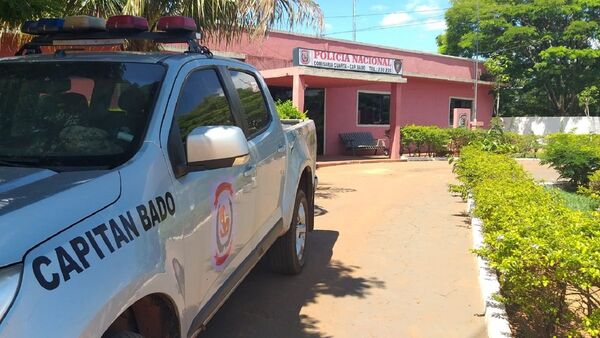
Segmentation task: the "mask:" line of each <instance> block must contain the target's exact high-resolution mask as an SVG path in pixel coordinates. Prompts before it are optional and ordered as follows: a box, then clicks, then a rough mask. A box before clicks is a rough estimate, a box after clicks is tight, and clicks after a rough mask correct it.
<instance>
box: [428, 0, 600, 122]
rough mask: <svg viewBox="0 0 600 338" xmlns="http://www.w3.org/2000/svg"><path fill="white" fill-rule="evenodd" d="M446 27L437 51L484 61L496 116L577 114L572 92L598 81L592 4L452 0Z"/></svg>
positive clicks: (599, 25) (596, 11)
mask: <svg viewBox="0 0 600 338" xmlns="http://www.w3.org/2000/svg"><path fill="white" fill-rule="evenodd" d="M478 3H479V11H477V4H478ZM446 23H447V26H448V29H447V30H446V32H445V33H444V34H443V35H442V36H441V37H440V38H439V39H438V40H437V41H438V45H439V46H440V48H439V50H440V52H442V53H445V54H450V55H457V56H466V57H473V56H479V57H482V58H483V59H484V60H486V65H487V66H488V67H487V70H488V71H489V72H490V73H491V74H492V75H493V76H494V77H495V79H496V81H498V82H499V83H500V84H501V85H499V86H497V90H498V91H499V92H500V94H501V95H500V96H501V97H502V98H503V100H502V101H503V103H504V104H503V105H502V107H503V108H502V112H501V113H502V115H504V116H511V115H523V114H525V115H554V116H569V115H578V114H581V113H582V110H583V107H581V106H580V105H578V104H577V100H578V97H577V94H578V93H579V92H581V91H582V90H583V89H584V88H586V87H589V86H591V85H593V84H596V83H597V81H598V76H600V54H599V50H598V49H597V47H594V44H597V43H598V42H597V41H598V38H599V36H600V2H599V1H596V0H535V1H520V0H456V1H453V2H452V7H451V8H450V9H449V10H448V11H447V12H446ZM477 44H478V45H479V51H478V52H477V50H476V48H475V47H476V45H477ZM592 108H593V109H592V110H591V114H592V115H597V114H600V107H592Z"/></svg>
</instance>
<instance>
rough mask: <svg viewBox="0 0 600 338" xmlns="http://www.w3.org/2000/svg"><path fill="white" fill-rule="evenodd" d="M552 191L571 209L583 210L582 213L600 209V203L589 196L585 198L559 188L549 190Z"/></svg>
mask: <svg viewBox="0 0 600 338" xmlns="http://www.w3.org/2000/svg"><path fill="white" fill-rule="evenodd" d="M548 189H550V190H552V191H555V192H556V193H557V194H558V196H559V198H561V199H562V200H564V201H565V203H567V206H568V207H569V208H571V209H575V210H581V211H592V210H596V209H598V207H600V201H596V200H594V199H592V198H589V197H587V196H583V195H580V194H577V193H574V192H569V191H565V190H563V189H560V188H558V187H550V188H548Z"/></svg>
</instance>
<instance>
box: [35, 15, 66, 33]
mask: <svg viewBox="0 0 600 338" xmlns="http://www.w3.org/2000/svg"><path fill="white" fill-rule="evenodd" d="M64 25H65V20H63V19H55V18H52V19H39V20H38V22H37V30H38V31H39V32H40V33H52V32H59V31H61V30H62V29H63V26H64Z"/></svg>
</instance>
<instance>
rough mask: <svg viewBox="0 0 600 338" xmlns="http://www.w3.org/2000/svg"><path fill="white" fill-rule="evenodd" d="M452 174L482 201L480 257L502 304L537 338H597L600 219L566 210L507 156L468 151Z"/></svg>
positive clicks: (479, 203)
mask: <svg viewBox="0 0 600 338" xmlns="http://www.w3.org/2000/svg"><path fill="white" fill-rule="evenodd" d="M454 171H455V172H456V174H457V176H458V179H459V181H460V182H461V183H462V184H463V188H464V189H465V190H468V191H469V192H471V194H472V196H473V198H474V199H475V201H476V207H475V210H474V214H475V215H476V216H477V217H479V218H481V219H482V220H483V224H484V226H483V231H484V243H485V246H484V247H483V248H482V249H480V250H478V251H477V254H479V255H481V256H483V257H485V258H486V259H487V260H488V261H489V262H490V265H491V266H492V267H494V268H495V269H496V270H497V271H498V274H499V280H500V283H501V289H502V298H503V301H504V302H505V303H507V304H509V305H512V306H516V307H517V309H518V311H519V312H521V313H523V315H524V317H525V318H527V321H528V323H527V324H528V325H529V326H530V327H531V328H532V329H533V332H532V334H534V336H544V337H551V336H583V337H587V336H596V335H597V334H598V333H597V332H600V331H598V330H600V313H599V311H598V306H599V305H600V295H598V294H597V291H598V290H599V288H600V213H598V212H591V213H590V212H579V211H575V210H572V209H570V208H568V207H567V206H566V205H565V203H564V201H563V200H562V199H561V198H560V197H559V196H557V195H556V194H553V193H550V192H549V191H548V190H547V189H546V188H544V187H542V186H540V185H538V184H537V183H536V182H535V181H534V180H533V178H532V177H531V176H530V175H529V174H527V173H526V172H525V171H524V169H523V168H522V167H521V166H520V165H519V164H518V163H517V162H516V161H514V160H513V159H511V158H510V157H508V156H507V155H503V154H493V153H489V152H485V151H482V150H480V149H477V148H475V147H473V146H468V147H465V148H463V150H462V153H461V157H460V159H458V160H457V161H455V163H454ZM455 189H456V188H455ZM517 335H518V334H517Z"/></svg>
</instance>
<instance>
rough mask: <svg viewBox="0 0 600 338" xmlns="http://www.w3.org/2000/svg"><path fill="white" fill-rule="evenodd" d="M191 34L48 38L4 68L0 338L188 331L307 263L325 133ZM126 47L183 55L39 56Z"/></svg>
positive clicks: (0, 69) (0, 87) (0, 77)
mask: <svg viewBox="0 0 600 338" xmlns="http://www.w3.org/2000/svg"><path fill="white" fill-rule="evenodd" d="M119 34H125V35H119ZM190 36H191V35H190V34H189V32H187V31H184V30H175V31H166V32H152V33H150V32H139V33H137V32H136V33H132V32H131V31H127V32H126V33H119V32H114V31H113V32H111V31H110V30H109V31H101V32H92V33H80V34H78V33H73V32H56V33H52V34H48V35H40V36H38V37H36V38H34V39H33V40H32V41H31V42H29V43H28V44H27V45H25V46H24V49H23V50H22V51H21V52H24V53H23V54H27V55H23V56H17V57H12V58H4V59H1V60H0V135H2V137H1V138H0V232H1V233H2V236H0V249H1V250H0V337H11V338H14V337H111V338H117V337H121V338H124V337H148V338H149V337H192V336H196V335H198V334H199V333H200V332H201V331H202V329H203V328H204V327H205V325H206V324H207V322H208V321H209V319H210V318H211V316H213V314H214V313H215V312H216V311H217V310H218V308H219V307H220V305H221V304H222V303H223V302H224V301H225V300H226V299H227V297H228V296H229V295H230V294H231V293H232V292H233V290H234V289H235V288H236V286H237V285H238V284H239V283H240V282H241V281H242V280H243V278H244V277H245V276H246V275H247V274H248V272H249V271H250V270H251V269H252V268H253V267H254V265H255V264H256V263H257V262H258V261H259V260H260V259H261V257H263V255H266V256H267V257H265V259H268V260H269V262H270V263H271V265H272V267H273V268H274V269H275V270H277V271H279V272H282V273H286V274H297V273H299V272H300V271H301V270H302V267H303V265H304V263H305V257H306V253H305V249H306V247H305V243H306V237H307V234H308V232H309V231H310V230H312V228H313V215H314V212H313V200H314V190H315V185H316V178H315V153H316V136H315V126H314V124H313V122H312V121H310V120H306V121H301V122H299V123H296V124H290V125H288V124H286V125H284V124H282V123H280V120H279V118H278V116H277V114H276V111H275V106H274V103H273V100H272V98H271V96H270V94H269V91H268V89H267V86H266V84H265V82H264V80H263V79H262V78H261V76H260V74H259V73H258V72H257V71H256V70H255V69H254V68H253V67H251V66H249V65H247V64H245V63H242V62H238V61H235V60H230V59H223V58H217V57H212V55H211V54H210V52H209V51H208V50H207V49H206V48H203V47H202V48H199V47H201V46H198V45H196V43H195V41H196V40H193V41H192V39H190V38H189V37H190ZM120 37H125V38H127V39H145V40H152V39H153V40H155V41H159V42H161V41H162V42H164V41H168V42H184V43H185V42H188V43H189V44H190V50H189V51H188V52H186V53H177V54H173V53H170V54H169V53H158V52H157V53H138V52H135V53H132V52H81V51H72V50H67V49H62V50H61V49H59V50H56V51H55V52H54V53H50V54H44V53H40V52H41V50H42V49H43V48H45V47H44V46H47V45H54V46H57V45H61V43H57V42H61V41H63V42H64V41H66V40H68V42H69V43H70V44H73V43H76V42H77V41H81V43H82V44H83V43H85V42H86V41H92V42H96V43H97V42H98V41H99V40H102V39H115V38H120ZM55 48H56V47H55ZM257 302H259V300H257Z"/></svg>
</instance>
